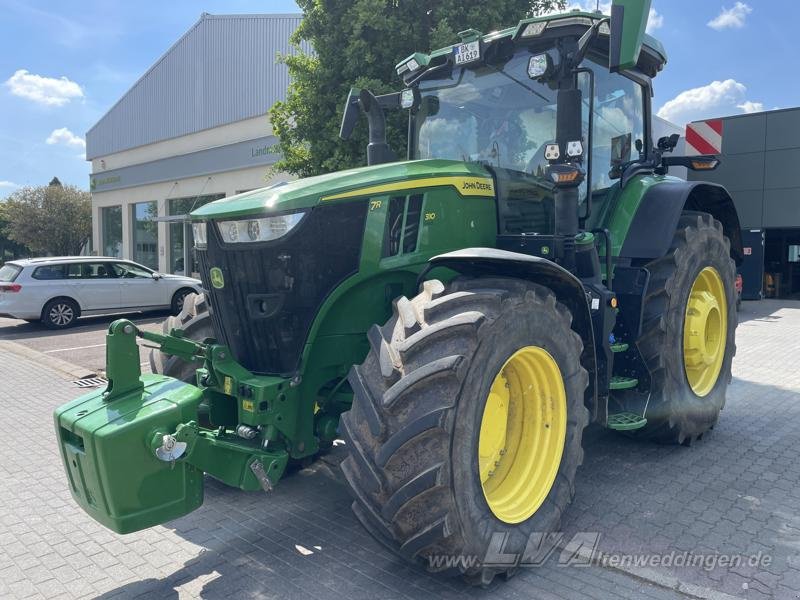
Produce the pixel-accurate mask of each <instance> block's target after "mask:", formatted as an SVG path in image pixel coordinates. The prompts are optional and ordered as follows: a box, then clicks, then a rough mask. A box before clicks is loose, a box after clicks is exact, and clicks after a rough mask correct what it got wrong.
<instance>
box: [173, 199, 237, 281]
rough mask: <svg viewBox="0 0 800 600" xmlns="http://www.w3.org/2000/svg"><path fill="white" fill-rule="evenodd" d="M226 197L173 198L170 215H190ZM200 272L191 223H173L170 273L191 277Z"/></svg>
mask: <svg viewBox="0 0 800 600" xmlns="http://www.w3.org/2000/svg"><path fill="white" fill-rule="evenodd" d="M224 197H225V194H208V195H206V196H192V197H190V198H172V199H171V200H170V201H169V215H170V216H184V215H188V214H189V213H190V212H192V211H193V210H194V209H196V208H199V207H200V206H203V205H204V204H208V203H209V202H213V201H214V200H219V199H220V198H224ZM187 264H188V265H189V268H190V270H189V271H188V272H187V271H186V265H187ZM198 270H199V267H198V265H197V257H196V256H195V252H194V236H193V235H192V225H191V223H189V222H188V219H187V220H185V221H173V222H171V223H170V224H169V272H170V273H172V274H174V275H190V276H191V275H192V274H193V273H197V272H198Z"/></svg>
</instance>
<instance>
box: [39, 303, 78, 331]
mask: <svg viewBox="0 0 800 600" xmlns="http://www.w3.org/2000/svg"><path fill="white" fill-rule="evenodd" d="M80 313H81V309H80V307H79V306H78V303H77V302H75V301H74V300H70V299H69V298H56V299H55V300H50V302H48V303H47V304H45V305H44V309H43V310H42V323H43V324H44V326H45V327H47V328H48V329H66V328H67V327H71V326H72V325H74V324H75V321H76V320H77V319H78V317H79V316H80Z"/></svg>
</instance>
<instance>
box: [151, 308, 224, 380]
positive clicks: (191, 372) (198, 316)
mask: <svg viewBox="0 0 800 600" xmlns="http://www.w3.org/2000/svg"><path fill="white" fill-rule="evenodd" d="M161 329H162V331H163V332H164V333H165V334H168V333H169V332H170V331H171V330H172V329H182V330H183V331H184V333H185V334H186V337H187V338H189V339H190V340H194V341H197V342H202V341H203V340H206V339H208V338H213V337H214V328H213V326H212V324H211V307H210V306H209V304H208V301H207V300H206V296H205V294H195V293H191V294H188V295H187V296H185V297H184V299H183V304H182V306H181V311H180V312H179V313H178V314H177V315H175V316H171V317H167V319H166V320H165V321H164V323H163V324H162V326H161ZM202 366H203V365H202V363H199V362H186V361H185V360H182V359H180V358H178V357H177V356H170V355H167V354H164V353H163V352H161V351H160V350H156V349H153V350H151V351H150V369H151V370H152V371H153V373H159V374H161V375H169V376H170V377H174V378H175V379H180V380H181V381H184V382H186V383H195V371H196V370H197V369H198V367H202Z"/></svg>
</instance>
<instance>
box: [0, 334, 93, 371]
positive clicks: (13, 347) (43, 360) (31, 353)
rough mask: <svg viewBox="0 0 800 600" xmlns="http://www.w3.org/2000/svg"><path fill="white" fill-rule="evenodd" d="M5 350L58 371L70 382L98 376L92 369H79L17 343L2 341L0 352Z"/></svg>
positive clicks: (0, 342) (69, 363) (0, 341)
mask: <svg viewBox="0 0 800 600" xmlns="http://www.w3.org/2000/svg"><path fill="white" fill-rule="evenodd" d="M4 350H5V351H8V352H12V353H13V354H16V355H17V356H21V357H22V358H26V359H28V360H30V361H32V362H34V363H36V364H37V365H40V366H43V367H47V368H49V369H52V370H54V371H57V372H58V373H59V374H60V375H62V376H64V377H66V378H67V379H69V380H70V381H74V380H76V379H84V378H86V377H96V376H97V373H95V372H94V371H92V370H91V369H87V368H86V367H79V366H78V365H74V364H72V363H71V362H67V361H65V360H62V359H60V358H56V357H55V356H49V355H47V354H44V353H42V352H39V351H38V350H33V349H32V348H28V347H27V346H23V345H22V344H18V343H17V342H9V341H5V340H0V352H2V351H4Z"/></svg>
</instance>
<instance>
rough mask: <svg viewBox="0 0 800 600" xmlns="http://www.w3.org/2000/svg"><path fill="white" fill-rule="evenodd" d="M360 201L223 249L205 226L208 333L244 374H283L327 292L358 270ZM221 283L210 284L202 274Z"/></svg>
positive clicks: (363, 208)
mask: <svg viewBox="0 0 800 600" xmlns="http://www.w3.org/2000/svg"><path fill="white" fill-rule="evenodd" d="M366 214H367V204H366V202H350V203H344V204H331V205H328V206H318V207H315V208H314V209H312V210H311V211H310V213H309V214H307V215H306V216H305V218H303V220H302V221H301V222H300V223H299V224H298V225H297V226H296V227H295V229H293V230H292V231H291V232H290V233H288V234H287V235H285V236H284V237H282V238H279V239H277V240H275V241H272V242H263V243H240V244H224V243H223V242H222V241H221V239H220V235H219V231H218V230H217V227H216V224H215V223H213V222H210V223H209V224H208V248H207V249H206V250H205V251H198V253H197V254H198V257H199V260H200V269H201V273H202V278H203V284H204V287H205V288H206V290H208V293H209V295H210V297H211V306H212V308H213V316H212V319H213V322H214V330H215V331H216V332H217V335H219V336H220V340H219V341H220V342H222V343H224V344H226V345H227V346H229V347H230V348H231V350H232V351H233V354H234V356H235V357H236V360H238V361H239V363H241V364H242V365H243V366H244V367H246V368H247V369H248V370H250V371H253V372H254V373H261V374H282V375H286V374H290V373H292V372H293V371H295V370H296V369H297V367H298V361H299V359H300V354H301V352H302V349H303V345H304V343H305V340H306V336H307V335H308V330H309V328H310V327H311V324H312V322H313V320H314V316H315V315H316V314H317V311H318V310H319V307H320V306H321V304H322V302H323V300H324V299H325V298H326V297H327V295H328V294H329V293H330V292H331V291H332V290H333V289H334V288H335V287H336V286H337V285H338V284H339V283H340V282H341V281H343V280H344V279H345V278H347V277H349V276H350V275H352V274H353V273H355V272H356V271H358V263H359V259H360V256H361V242H362V239H363V237H364V222H365V219H366ZM214 267H218V268H219V269H221V270H222V273H223V276H224V280H225V285H224V287H223V288H222V289H217V288H215V287H213V286H212V285H210V276H209V270H210V269H212V268H214Z"/></svg>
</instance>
